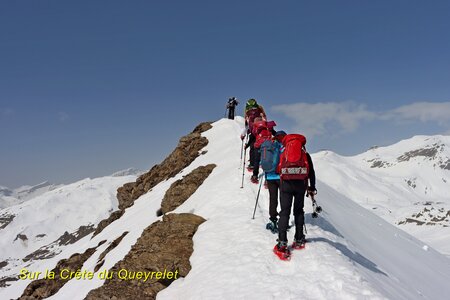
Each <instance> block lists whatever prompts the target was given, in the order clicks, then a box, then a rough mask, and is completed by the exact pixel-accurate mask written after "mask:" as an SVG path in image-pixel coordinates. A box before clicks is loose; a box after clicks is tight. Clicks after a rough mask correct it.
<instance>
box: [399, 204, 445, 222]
mask: <svg viewBox="0 0 450 300" xmlns="http://www.w3.org/2000/svg"><path fill="white" fill-rule="evenodd" d="M423 205H425V206H431V207H429V208H428V207H425V208H423V209H422V210H421V211H419V212H418V213H415V214H413V215H412V216H411V217H410V218H405V219H404V220H402V221H399V222H397V224H398V225H404V224H416V225H418V226H421V225H428V226H442V227H449V226H450V210H446V209H445V208H444V207H441V208H436V207H434V206H432V205H436V204H434V203H433V202H425V203H423Z"/></svg>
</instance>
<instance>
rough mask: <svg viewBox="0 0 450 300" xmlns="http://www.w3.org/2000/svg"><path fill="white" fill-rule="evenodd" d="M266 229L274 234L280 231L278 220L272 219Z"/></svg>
mask: <svg viewBox="0 0 450 300" xmlns="http://www.w3.org/2000/svg"><path fill="white" fill-rule="evenodd" d="M266 229H267V230H270V231H271V232H272V233H273V234H276V233H278V225H277V221H273V220H270V222H269V223H267V225H266Z"/></svg>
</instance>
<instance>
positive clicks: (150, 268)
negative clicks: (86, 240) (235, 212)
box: [86, 214, 205, 300]
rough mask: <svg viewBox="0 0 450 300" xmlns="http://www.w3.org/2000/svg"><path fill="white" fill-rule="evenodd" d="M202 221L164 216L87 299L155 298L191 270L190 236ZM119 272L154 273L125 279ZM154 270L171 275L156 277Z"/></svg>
mask: <svg viewBox="0 0 450 300" xmlns="http://www.w3.org/2000/svg"><path fill="white" fill-rule="evenodd" d="M204 221H205V219H203V218H202V217H199V216H196V215H194V214H169V215H165V216H164V217H163V220H162V221H158V222H155V223H153V224H152V225H150V226H149V227H147V228H146V229H145V230H144V232H143V234H142V236H141V237H140V238H139V239H138V240H137V242H136V244H135V245H134V246H133V247H132V248H131V250H130V252H129V253H128V254H127V255H126V256H125V258H124V259H123V260H122V261H120V262H118V263H117V264H116V265H115V266H114V267H113V268H112V269H111V270H110V272H112V273H111V274H112V278H111V279H108V280H106V282H105V284H104V285H103V286H101V287H100V288H98V289H96V290H93V291H91V292H90V293H89V294H88V295H87V297H86V299H89V300H94V299H95V300H98V299H117V300H119V299H155V298H156V295H157V293H158V292H159V291H161V290H163V289H164V288H166V287H167V286H169V285H170V284H171V283H172V282H173V281H174V280H175V279H176V278H179V277H185V276H186V275H187V274H188V272H189V271H190V269H191V265H190V263H189V258H190V257H191V255H192V252H193V242H192V236H193V235H194V234H195V232H196V231H197V228H198V226H199V225H200V224H202V223H203V222H204ZM121 270H122V271H121ZM119 272H122V273H121V274H120V275H121V277H122V276H126V274H127V275H128V276H133V274H134V276H136V272H148V273H151V272H154V276H153V275H152V278H151V279H150V278H149V279H148V280H146V281H145V282H144V279H143V278H141V279H139V280H138V279H136V278H135V279H132V280H124V279H121V278H119ZM157 272H161V273H160V275H161V274H171V275H172V276H158V275H157ZM164 272H165V273H164ZM175 274H176V275H177V276H175ZM164 277H165V278H164ZM169 277H170V278H169Z"/></svg>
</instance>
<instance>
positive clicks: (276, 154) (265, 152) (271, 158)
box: [259, 140, 280, 173]
mask: <svg viewBox="0 0 450 300" xmlns="http://www.w3.org/2000/svg"><path fill="white" fill-rule="evenodd" d="M259 151H260V152H261V163H260V165H261V168H262V169H263V170H264V172H266V173H271V172H275V170H276V169H277V166H278V162H279V161H280V145H279V144H278V143H276V142H274V141H272V140H266V141H264V143H262V144H261V147H260V149H259Z"/></svg>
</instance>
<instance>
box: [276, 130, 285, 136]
mask: <svg viewBox="0 0 450 300" xmlns="http://www.w3.org/2000/svg"><path fill="white" fill-rule="evenodd" d="M279 135H287V133H286V132H284V131H283V130H280V131H277V133H275V136H279Z"/></svg>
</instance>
